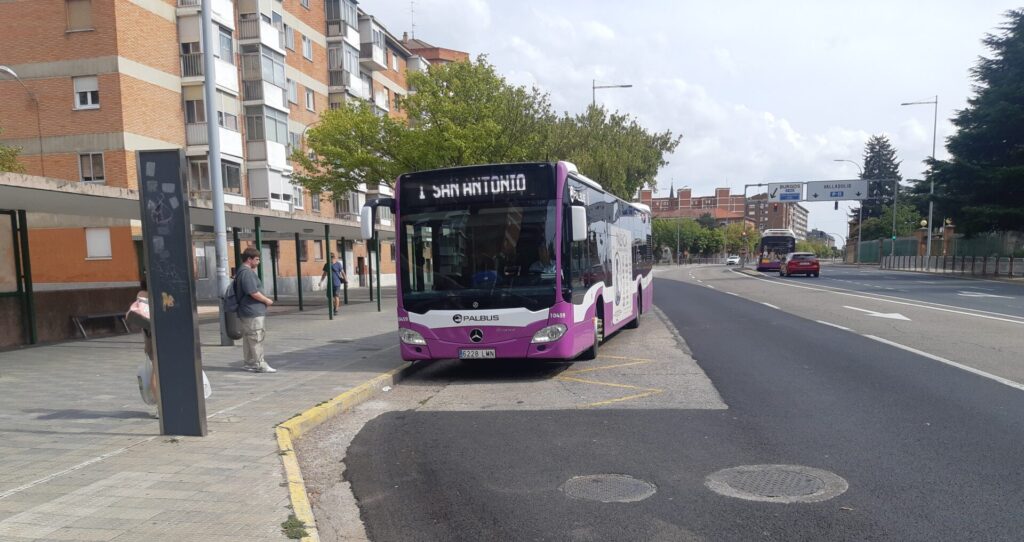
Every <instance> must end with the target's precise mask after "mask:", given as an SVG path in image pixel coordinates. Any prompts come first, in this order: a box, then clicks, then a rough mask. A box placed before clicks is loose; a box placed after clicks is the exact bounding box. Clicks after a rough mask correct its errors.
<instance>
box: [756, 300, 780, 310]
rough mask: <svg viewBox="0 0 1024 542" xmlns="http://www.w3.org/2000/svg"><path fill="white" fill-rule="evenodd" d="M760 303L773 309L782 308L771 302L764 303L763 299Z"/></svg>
mask: <svg viewBox="0 0 1024 542" xmlns="http://www.w3.org/2000/svg"><path fill="white" fill-rule="evenodd" d="M761 304H762V305H764V306H766V307H771V308H773V309H778V310H782V309H779V308H778V307H776V306H775V305H772V304H771V303H765V302H764V301H762V302H761Z"/></svg>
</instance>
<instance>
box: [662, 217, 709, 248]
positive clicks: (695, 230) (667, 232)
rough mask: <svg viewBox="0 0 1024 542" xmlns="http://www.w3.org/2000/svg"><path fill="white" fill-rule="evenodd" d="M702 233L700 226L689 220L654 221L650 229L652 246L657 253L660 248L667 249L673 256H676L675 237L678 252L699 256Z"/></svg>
mask: <svg viewBox="0 0 1024 542" xmlns="http://www.w3.org/2000/svg"><path fill="white" fill-rule="evenodd" d="M703 231H704V229H703V228H701V227H700V224H697V222H696V221H695V220H692V219H689V218H674V219H673V218H659V219H655V220H654V223H653V224H652V227H651V235H652V237H653V238H654V239H653V242H654V246H655V247H656V248H658V249H659V251H660V248H661V247H668V248H670V249H672V254H673V255H675V254H676V240H677V237H676V236H677V235H678V242H679V251H680V252H685V253H688V254H700V253H701V252H702V247H703V245H702V240H703V233H702V232H703ZM659 254H660V252H659Z"/></svg>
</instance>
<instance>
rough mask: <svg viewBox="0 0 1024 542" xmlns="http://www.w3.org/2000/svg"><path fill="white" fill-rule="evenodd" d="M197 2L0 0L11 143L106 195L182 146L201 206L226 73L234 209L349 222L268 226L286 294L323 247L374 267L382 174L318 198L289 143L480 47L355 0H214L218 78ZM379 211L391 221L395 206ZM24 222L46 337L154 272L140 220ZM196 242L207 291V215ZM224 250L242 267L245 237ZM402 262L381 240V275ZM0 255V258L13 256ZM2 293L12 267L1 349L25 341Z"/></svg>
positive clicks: (37, 167) (131, 185)
mask: <svg viewBox="0 0 1024 542" xmlns="http://www.w3.org/2000/svg"><path fill="white" fill-rule="evenodd" d="M200 4H201V2H200V0H13V1H6V2H0V20H2V21H4V23H5V24H4V27H5V31H4V32H3V34H0V65H4V66H6V67H8V68H10V70H11V72H13V73H14V74H16V78H15V77H12V76H11V74H10V73H3V72H0V96H3V100H0V128H2V129H3V133H2V134H0V143H2V144H4V145H8V146H14V147H20V148H21V154H20V156H19V160H20V162H21V164H22V165H23V166H24V167H25V169H26V173H27V174H28V175H30V176H39V177H45V178H47V179H51V180H52V179H59V180H63V181H74V182H79V183H83V186H81V188H82V189H83V190H84V189H86V188H88V187H86V186H84V185H96V186H98V187H100V188H97V190H100V189H101V188H102V190H105V191H107V192H111V190H108V189H107V188H103V187H111V188H121V189H136V188H137V173H136V171H137V170H136V167H137V165H136V152H138V151H142V150H155V149H181V150H182V151H183V152H184V154H185V156H186V164H185V167H186V169H187V172H186V177H187V183H188V192H189V194H190V200H191V201H190V205H207V206H208V205H209V203H208V200H209V199H210V198H211V187H210V175H209V167H208V158H207V155H208V153H209V145H208V143H209V141H208V136H207V122H208V121H213V119H207V118H206V110H205V102H204V93H203V84H204V82H205V80H206V77H208V76H209V77H214V78H215V81H216V85H217V104H216V109H217V119H216V122H217V124H218V137H219V143H220V150H221V156H220V159H221V164H222V165H221V175H222V178H223V184H224V192H225V203H226V204H227V206H228V207H229V210H231V211H232V212H233V213H234V216H238V215H245V214H246V213H250V214H252V215H254V216H256V215H260V216H273V217H275V218H280V219H281V220H287V219H288V217H295V218H296V219H301V220H303V221H305V222H308V223H323V224H332V225H333V226H332V227H333V228H334V229H333V231H335V232H339V231H341V232H347V233H348V234H349V236H348V239H346V240H345V241H344V244H343V243H342V241H341V239H340V235H344V234H336V235H338V238H333V239H331V240H330V242H327V241H325V240H320V239H316V235H315V234H314V233H313V232H314V231H315V228H307V229H306V230H303V231H308V232H309V233H310V235H304V237H306V239H304V240H300V241H298V242H296V241H294V240H293V239H292V237H291V236H290V235H289V236H284V235H281V236H277V237H275V236H274V234H273V232H266V233H265V235H264V237H263V240H264V242H263V247H262V248H263V249H264V251H265V252H266V251H269V252H270V253H272V254H273V255H274V260H275V261H274V266H273V267H274V269H275V272H276V277H277V278H280V279H285V278H288V277H291V280H290V281H289V280H281V281H279V282H278V281H275V282H276V287H277V288H278V292H280V293H282V294H294V293H296V292H295V290H296V287H297V284H299V283H301V284H302V287H303V289H304V290H312V289H316V288H318V286H317V283H318V282H319V276H320V272H321V268H322V266H323V264H324V262H325V261H326V259H327V253H328V252H337V253H339V254H344V258H345V263H346V268H347V269H348V272H349V274H350V277H353V278H359V279H362V281H365V279H366V277H364V276H363V275H364V274H365V273H366V270H367V265H366V259H367V250H366V246H365V245H364V244H363V243H362V242H359V241H353V240H352V238H353V237H355V234H354V232H356V231H357V228H358V212H359V208H360V207H361V206H362V205H363V203H364V202H365V201H366V199H367V196H369V197H370V198H373V197H376V194H378V193H380V194H383V195H390V192H389V191H390V189H389V188H388V187H386V186H384V185H380V186H375V185H370V186H362V187H360V189H359V190H357V191H355V192H353V193H348V194H309V193H307V192H306V191H305V190H303V189H302V187H300V186H298V185H297V184H293V183H292V182H291V176H292V173H293V172H294V166H293V165H292V163H291V161H290V158H289V157H290V154H291V152H292V151H293V150H294V149H297V148H300V147H301V145H303V136H304V133H305V131H306V129H307V128H309V126H311V125H312V124H314V123H315V122H317V120H318V119H319V118H320V114H321V113H322V112H323V111H325V110H327V109H328V108H335V107H339V106H341V105H342V104H344V103H346V102H349V101H353V100H357V101H358V100H361V101H368V102H369V103H371V104H372V106H373V108H374V110H375V111H376V112H377V113H378V114H380V115H391V116H394V117H401V116H402V115H401V113H400V112H399V111H398V110H397V109H396V108H395V107H394V104H395V99H396V97H398V96H404V95H405V94H406V93H407V91H408V90H407V89H408V85H407V83H406V73H407V71H408V70H425V69H426V67H427V66H428V65H429V63H430V62H431V60H429V59H428V56H429V57H433V58H436V59H437V61H449V60H459V59H463V58H468V55H467V54H466V53H461V52H459V51H450V50H446V49H441V48H437V47H434V46H431V45H429V44H425V43H424V42H421V41H418V40H408V39H405V40H399V39H397V38H395V36H394V35H392V33H391V32H389V31H388V30H387V28H385V26H384V25H383V24H382V23H381V22H380V21H379V20H377V19H376V18H375V17H373V16H372V15H371V14H368V13H365V12H363V11H362V10H360V9H359V8H358V6H357V3H356V2H355V1H353V0H315V1H311V0H236V1H232V0H212V12H213V28H212V29H211V30H212V32H211V35H212V36H214V39H213V43H212V44H210V46H211V47H213V48H214V53H215V56H216V57H217V59H216V66H215V70H214V71H215V73H212V74H207V73H205V68H204V64H203V60H202V50H203V44H202V41H203V40H202V37H201V36H202V32H201V22H200V21H201V18H200ZM410 47H413V49H411V48H410ZM416 50H423V51H424V52H425V53H427V56H424V55H421V54H418V53H417V52H415V51H416ZM36 178H37V177H30V178H29V179H36ZM47 179H39V183H38V184H39V186H40V187H43V186H52V183H51V184H45V183H44V182H43V181H46V180H47ZM26 182H28V181H26ZM32 182H34V181H32ZM0 185H2V183H0ZM0 188H2V186H0ZM136 197H137V196H136ZM82 201H83V202H87V201H91V200H85V199H83V200H82ZM0 208H5V205H4V202H3V201H0ZM0 210H2V209H0ZM0 218H3V217H0ZM12 220H13V219H12ZM381 220H382V224H383V225H384V226H386V227H387V226H390V225H391V224H390V217H389V216H387V215H386V214H385V216H382V217H381ZM305 222H304V223H305ZM0 223H2V224H0V228H7V229H5V230H4V231H3V232H0V234H2V235H0V258H4V257H9V256H10V254H12V253H14V252H16V247H14V246H13V245H11V242H12V241H11V240H12V238H14V236H13V235H12V233H11V232H10V231H9V230H10V227H9V226H7V225H6V221H4V220H0ZM27 224H28V227H27V237H28V245H29V252H30V262H29V263H30V264H31V274H32V277H31V278H32V282H33V284H34V290H35V292H36V293H37V294H38V298H37V299H36V301H35V303H36V305H38V311H37V313H38V314H40V315H47V320H48V322H49V323H48V324H47V325H48V326H49V327H46V329H42V328H41V329H40V333H39V338H40V340H52V339H59V338H63V337H65V336H68V335H69V334H70V333H73V329H72V328H70V325H69V323H68V320H69V313H68V311H72V310H78V309H75V307H79V308H82V307H86V306H88V307H105V310H114V309H123V308H124V307H127V305H128V302H129V301H130V299H131V298H132V297H133V296H134V293H135V292H136V291H137V290H138V283H139V278H140V269H141V257H140V250H141V248H140V247H141V244H140V241H139V240H138V237H139V235H140V229H139V226H138V223H137V222H136V221H132V220H128V219H124V218H116V217H107V216H98V215H97V213H96V212H93V210H90V212H82V215H81V216H79V215H68V214H63V213H61V214H58V213H54V212H50V213H43V212H33V213H29V214H28V215H27ZM249 229H250V228H246V227H244V226H243V227H242V228H240V231H236V235H240V238H241V239H242V241H241V244H242V246H243V247H244V246H245V245H246V244H247V243H248V242H247V241H246V240H247V239H252V235H251V231H249ZM319 230H320V231H322V230H323V228H322V227H321V228H320V229H319ZM4 232H6V233H4ZM317 233H319V231H318V232H317ZM229 237H231V234H230V232H229ZM321 237H322V235H321ZM193 239H194V243H195V258H196V260H195V263H196V280H197V293H198V295H199V297H200V298H201V299H203V298H205V299H212V298H214V297H215V296H216V287H215V284H216V276H215V274H216V272H215V268H214V266H215V257H214V248H213V246H214V243H213V235H212V228H210V227H208V226H202V225H195V226H194V232H193ZM325 244H328V245H330V246H324V245H325ZM228 250H229V258H228V260H229V265H234V261H233V258H232V257H231V256H230V254H231V252H232V251H236V250H237V248H235V247H229V249H228ZM296 252H298V254H296ZM393 258H394V254H393V246H389V244H386V243H385V244H383V246H382V247H381V262H382V265H381V272H382V273H383V274H384V276H385V277H386V279H385V280H384V283H385V284H388V283H389V282H390V283H393V282H394V271H395V270H394V264H393ZM266 259H267V258H266V257H265V258H264V260H266ZM5 265H7V264H6V263H4V262H0V269H6V267H3V266H5ZM12 276H13V273H12ZM297 277H300V278H301V280H298V281H297V280H296V278H297ZM267 282H268V283H269V281H267ZM356 284H357V281H350V286H355V285H356ZM268 287H269V284H268ZM18 288H19V289H20V288H21V286H18ZM5 292H7V293H9V292H10V285H7V284H6V282H5V281H0V324H3V326H2V327H4V328H6V329H7V331H6V332H0V346H4V345H10V344H17V343H18V340H19V339H18V336H20V335H21V332H20V331H15V328H16V327H18V324H19V321H21V323H23V322H24V319H22V318H21V317H20V316H18V314H19V312H20V311H21V310H22V309H19V308H17V304H18V303H17V299H15V298H14V297H11V296H6V297H5V296H4V295H3V294H4V293H5ZM40 318H41V319H42V316H41V317H40ZM7 323H13V324H14V325H11V326H8V325H6V324H7Z"/></svg>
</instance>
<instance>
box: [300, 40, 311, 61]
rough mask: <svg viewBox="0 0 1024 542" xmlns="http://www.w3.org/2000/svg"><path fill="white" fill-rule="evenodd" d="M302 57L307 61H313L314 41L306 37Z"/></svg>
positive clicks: (303, 42) (303, 41)
mask: <svg viewBox="0 0 1024 542" xmlns="http://www.w3.org/2000/svg"><path fill="white" fill-rule="evenodd" d="M302 56H304V57H306V59H307V60H313V41H312V40H310V39H309V38H307V37H306V36H302Z"/></svg>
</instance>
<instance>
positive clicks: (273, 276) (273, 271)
mask: <svg viewBox="0 0 1024 542" xmlns="http://www.w3.org/2000/svg"><path fill="white" fill-rule="evenodd" d="M277 249H278V245H277V241H272V242H271V244H270V280H272V281H273V283H274V302H277Z"/></svg>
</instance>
